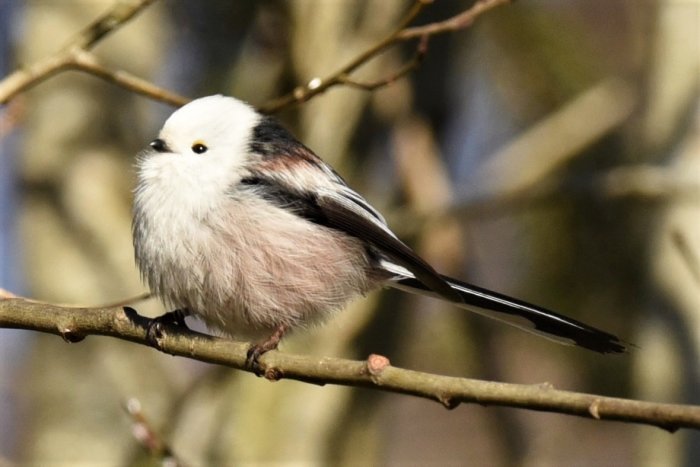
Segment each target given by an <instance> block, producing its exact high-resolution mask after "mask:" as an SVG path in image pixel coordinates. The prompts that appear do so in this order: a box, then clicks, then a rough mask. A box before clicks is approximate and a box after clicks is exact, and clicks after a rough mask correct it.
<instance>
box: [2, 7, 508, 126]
mask: <svg viewBox="0 0 700 467" xmlns="http://www.w3.org/2000/svg"><path fill="white" fill-rule="evenodd" d="M154 1H155V0H122V1H119V2H117V3H115V5H114V6H113V7H112V8H111V9H110V10H109V11H108V12H107V13H105V14H104V15H103V16H101V17H100V18H98V19H97V20H96V21H95V22H93V23H92V24H91V25H89V26H88V27H87V28H85V29H84V30H83V31H82V32H81V33H80V34H78V35H77V36H76V37H75V38H74V39H72V40H71V41H69V43H68V44H67V45H66V46H64V47H63V48H62V49H61V50H60V51H59V52H57V53H56V54H54V55H51V56H49V57H46V58H44V59H42V60H39V61H37V62H35V63H33V64H32V65H30V66H28V67H25V68H22V69H19V70H17V71H15V72H14V73H12V74H11V75H9V76H7V77H6V78H5V79H3V80H2V81H0V104H4V103H6V102H8V101H9V100H10V99H12V98H13V97H14V96H16V95H17V94H19V93H21V92H23V91H25V90H27V89H29V88H31V87H32V86H35V85H36V84H38V83H40V82H41V81H43V80H45V79H48V78H50V77H51V76H53V75H54V74H56V73H59V72H62V71H65V70H71V69H72V70H78V71H83V72H86V73H89V74H91V75H93V76H96V77H98V78H101V79H104V80H106V81H108V82H110V83H112V84H115V85H117V86H121V87H123V88H125V89H127V90H129V91H132V92H135V93H137V94H141V95H144V96H146V97H149V98H151V99H154V100H156V101H160V102H164V103H166V104H170V105H173V106H176V107H179V106H181V105H184V104H186V103H187V102H188V101H189V99H188V98H186V97H183V96H180V95H178V94H176V93H174V92H172V91H168V90H166V89H164V88H161V87H159V86H156V85H155V84H153V83H151V82H149V81H147V80H144V79H141V78H139V77H137V76H134V75H132V74H130V73H128V72H126V71H122V70H119V71H113V70H110V69H109V68H106V67H104V66H103V65H101V64H100V63H99V61H98V59H97V57H95V56H94V55H93V54H92V53H90V52H89V50H90V49H91V48H92V47H94V46H95V44H97V43H98V42H99V41H100V40H102V39H103V38H104V37H105V36H107V35H108V34H109V33H111V32H113V31H115V30H116V29H118V28H120V27H121V26H122V25H124V24H125V23H126V22H127V21H129V20H130V19H131V18H133V17H134V16H136V15H137V14H139V13H140V12H141V11H142V10H144V9H145V8H146V7H148V6H149V5H150V4H151V3H153V2H154ZM510 1H511V0H479V1H477V2H476V3H475V4H474V5H473V6H472V7H471V8H469V9H467V10H465V11H463V12H461V13H460V14H458V15H455V16H453V17H451V18H449V19H447V20H444V21H441V22H436V23H431V24H428V25H425V26H419V27H413V28H409V27H408V25H409V24H410V23H411V22H412V21H413V20H414V19H415V18H416V17H417V16H418V14H419V13H420V12H421V11H422V10H423V9H424V8H425V7H426V6H428V5H429V4H430V3H432V1H431V0H416V2H415V3H414V4H413V6H412V7H411V8H410V10H409V11H408V13H407V14H406V16H405V17H404V19H403V20H402V21H401V22H400V23H399V26H398V28H397V29H396V30H395V31H394V32H393V33H392V34H390V35H389V36H388V37H386V38H385V39H383V40H380V41H379V42H377V43H376V44H374V45H373V46H371V47H370V48H369V49H368V50H366V51H365V52H363V53H361V54H360V55H358V56H357V57H355V58H354V59H353V60H351V61H350V63H348V64H347V65H345V66H344V67H342V68H341V69H339V70H338V71H336V72H334V73H332V74H331V75H329V76H328V77H326V78H322V79H321V78H313V79H312V80H310V81H309V82H308V84H306V85H305V86H299V87H297V88H296V89H294V91H292V92H291V93H289V94H287V95H285V96H282V97H280V98H278V99H275V100H273V101H271V102H269V103H268V104H265V105H263V106H262V107H261V108H260V110H261V111H263V112H266V113H274V112H277V111H279V110H281V109H283V108H285V107H287V106H289V105H291V104H293V103H298V102H304V101H307V100H309V99H311V98H312V97H314V96H316V95H318V94H320V93H322V92H324V91H326V90H327V89H329V88H331V87H333V86H337V85H347V86H351V87H355V88H358V89H364V90H375V89H377V88H379V87H382V86H386V85H388V84H391V83H392V82H394V81H396V80H397V79H399V78H401V77H403V76H405V75H406V74H408V73H410V72H411V71H412V70H414V69H415V68H417V67H418V66H419V65H420V63H421V61H422V59H423V57H424V56H425V54H426V53H427V50H428V38H429V37H430V36H433V35H436V34H443V33H446V32H452V31H455V30H458V29H463V28H466V27H468V26H470V25H471V24H472V23H473V22H474V21H475V20H476V18H477V17H478V16H480V15H481V14H483V13H485V12H487V11H489V10H491V9H492V8H495V7H497V6H500V5H502V4H505V3H510ZM415 38H418V39H420V40H419V43H418V46H417V48H416V52H415V55H414V57H413V58H412V59H411V60H409V61H408V62H406V64H404V65H403V66H401V67H400V68H399V69H398V70H397V71H395V72H394V73H392V74H390V75H389V76H388V77H386V78H383V79H379V80H376V81H373V82H369V83H363V82H360V81H357V80H355V79H353V78H352V77H351V76H350V75H351V73H352V72H353V71H355V70H356V69H357V68H359V67H361V66H362V65H364V64H365V63H367V62H368V61H369V60H371V59H372V58H374V57H376V56H377V55H379V54H380V53H382V52H384V51H385V50H386V49H388V48H389V47H392V46H394V45H396V44H398V43H400V42H402V41H407V40H411V39H415Z"/></svg>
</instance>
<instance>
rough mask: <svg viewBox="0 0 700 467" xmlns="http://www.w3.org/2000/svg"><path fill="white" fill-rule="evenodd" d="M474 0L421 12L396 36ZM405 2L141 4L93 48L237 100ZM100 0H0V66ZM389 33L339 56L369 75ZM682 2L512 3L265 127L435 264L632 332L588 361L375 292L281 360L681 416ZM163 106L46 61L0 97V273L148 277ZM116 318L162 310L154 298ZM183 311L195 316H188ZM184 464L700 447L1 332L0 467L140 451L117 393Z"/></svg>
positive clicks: (627, 461)
mask: <svg viewBox="0 0 700 467" xmlns="http://www.w3.org/2000/svg"><path fill="white" fill-rule="evenodd" d="M471 3H472V2H470V1H458V0H444V1H439V2H435V3H434V4H432V5H431V6H429V7H428V8H426V10H425V11H424V13H423V14H422V15H421V16H420V17H419V18H418V19H417V20H416V24H422V23H427V22H431V21H438V20H441V19H445V18H447V17H449V16H451V15H453V14H456V13H457V12H459V11H462V10H464V9H466V8H468V7H469V6H470V5H471ZM410 4H411V2H410V1H405V0H293V1H292V0H290V1H273V0H265V1H252V0H250V1H237V2H230V1H209V2H199V1H195V0H177V1H175V0H163V1H160V2H156V3H155V4H154V5H152V6H151V7H150V8H148V9H147V10H146V11H145V12H144V13H143V14H141V15H140V16H138V17H137V18H136V19H135V20H133V21H132V22H130V23H128V24H127V25H125V26H124V27H123V28H121V29H120V30H119V31H117V32H116V33H114V34H113V35H112V36H110V37H108V38H107V39H106V40H104V41H103V42H101V43H100V44H99V45H98V46H97V48H96V49H95V52H96V53H97V55H98V56H99V57H100V58H101V59H102V60H103V63H104V64H105V65H107V66H109V67H110V68H113V69H124V70H127V71H130V72H132V73H135V74H137V75H139V76H142V77H144V78H146V79H149V80H151V81H153V82H154V83H156V84H158V85H160V86H163V87H166V88H168V89H172V90H174V91H176V92H179V93H181V94H183V95H186V96H190V97H196V96H201V95H207V94H214V93H223V94H230V95H235V96H237V97H239V98H241V99H244V100H247V101H249V102H250V103H252V104H254V105H262V104H264V103H265V102H268V101H269V100H270V99H272V98H274V97H277V96H279V95H282V94H284V93H286V92H289V91H290V90H292V89H293V88H294V87H295V86H297V85H299V84H303V83H307V82H308V81H309V80H310V79H312V78H314V77H317V76H325V75H327V74H329V73H330V72H332V71H335V70H336V69H338V68H339V67H340V66H342V65H344V64H345V63H346V62H347V61H349V60H350V59H351V58H353V57H354V56H356V55H357V54H358V53H360V52H361V51H363V50H364V49H365V48H367V47H369V46H370V45H371V44H373V43H375V42H377V41H378V40H379V39H380V38H382V37H383V36H384V35H386V34H387V33H389V32H390V31H392V30H393V28H394V27H395V25H396V24H397V23H398V21H399V20H400V18H401V17H402V15H403V14H405V12H406V11H407V8H408V7H409V6H410ZM110 5H112V1H111V0H104V1H103V0H61V1H51V2H47V1H40V0H35V1H33V0H27V1H21V0H3V1H1V2H0V72H1V73H2V75H3V76H4V75H6V74H8V73H9V72H10V71H12V70H13V69H15V68H16V67H18V66H20V64H23V63H24V64H26V63H31V62H33V61H34V60H37V59H39V58H41V57H44V56H47V55H49V54H51V53H53V52H55V51H56V50H57V47H59V46H60V44H62V43H64V42H65V41H67V40H68V39H69V38H71V37H73V36H74V35H75V34H76V33H77V32H78V31H79V30H81V29H82V28H83V27H84V26H86V25H87V24H89V23H90V21H92V20H93V19H94V18H95V17H96V16H98V15H99V14H100V13H102V12H104V11H105V10H106V9H107V8H108V7H109V6H110ZM415 46H416V44H415V43H407V44H404V45H403V46H402V47H399V48H395V49H392V50H391V51H389V52H388V53H385V54H383V55H381V57H379V58H378V59H377V60H374V61H372V62H370V63H369V64H368V65H367V66H365V67H363V68H362V69H361V71H360V73H359V74H358V77H359V78H362V79H367V80H371V79H375V78H379V77H384V76H387V75H389V74H391V72H392V71H393V70H396V69H397V68H398V67H399V66H400V65H401V64H402V63H403V61H405V60H406V59H408V58H410V56H411V55H412V53H413V51H414V50H415ZM699 60H700V2H699V1H695V0H667V1H661V0H658V1H652V0H594V1H591V0H570V1H567V2H561V1H558V0H522V1H518V2H516V3H514V4H512V5H507V6H503V7H500V8H498V9H496V10H493V11H492V12H489V13H487V14H485V15H484V16H483V17H481V18H480V19H479V20H478V21H477V24H476V25H475V26H474V27H472V28H470V29H466V30H462V31H458V32H455V33H452V34H449V35H444V36H440V37H435V38H433V39H432V40H431V42H430V47H429V53H428V56H427V58H426V59H425V61H424V63H423V64H422V66H421V68H420V69H418V70H417V71H416V72H414V73H412V74H411V75H409V76H408V77H407V78H404V79H401V80H399V81H397V82H396V83H394V84H392V85H391V86H388V87H385V88H382V89H380V90H377V91H375V92H372V93H369V92H364V91H361V90H355V89H349V88H336V89H333V90H331V91H329V92H327V93H325V94H323V95H321V96H318V97H317V98H315V99H313V100H312V101H310V102H308V103H306V104H304V105H301V106H297V107H293V108H289V109H286V110H285V111H283V112H281V113H280V114H279V115H278V116H279V117H280V118H281V119H282V120H283V121H284V122H285V124H286V125H287V126H288V127H290V128H291V129H292V130H293V131H294V133H295V134H296V135H297V136H298V137H299V138H300V139H301V140H302V141H304V142H305V143H306V144H307V145H308V146H309V147H311V148H312V149H313V150H315V151H316V152H317V153H318V154H319V155H321V156H322V157H323V158H324V159H325V160H327V161H328V162H330V163H331V164H332V165H334V166H335V167H336V168H337V169H338V171H339V172H340V173H341V174H342V175H343V176H344V177H345V178H346V179H347V180H348V181H349V183H350V184H351V185H352V186H353V187H354V188H356V189H357V190H358V191H359V192H360V193H362V194H364V195H365V196H366V198H367V199H368V200H370V202H372V203H373V204H374V205H375V206H377V207H378V208H379V209H380V210H381V211H382V212H384V213H385V214H386V215H387V218H388V220H389V223H390V225H391V226H392V227H393V228H394V229H395V230H396V231H397V233H399V235H400V236H401V237H402V238H404V239H406V240H407V242H408V243H410V244H411V245H413V246H414V247H415V248H416V249H417V250H418V251H420V252H421V253H422V254H423V255H424V256H425V257H426V258H428V259H429V261H430V262H431V263H432V264H433V265H435V266H436V268H437V269H439V270H441V271H443V272H445V273H449V274H452V275H455V276H457V277H461V278H463V279H465V280H467V281H469V282H472V283H475V284H478V285H480V286H483V287H487V288H490V289H493V290H497V291H499V292H502V293H506V294H509V295H513V296H516V297H519V298H521V299H525V300H528V301H530V302H533V303H537V304H540V305H542V306H545V307H548V308H550V309H554V310H559V311H561V312H563V313H565V314H567V315H570V316H572V317H575V318H577V319H580V320H583V321H585V322H587V323H590V324H593V325H596V326H598V327H600V328H603V329H605V330H608V331H610V332H612V333H615V334H617V335H619V336H621V337H622V338H623V339H624V340H626V341H629V342H632V343H634V344H636V346H637V348H635V349H633V350H632V351H631V352H630V353H629V354H628V355H623V356H601V355H596V354H592V353H589V352H586V351H584V350H580V349H576V348H569V347H563V346H559V345H556V344H554V343H551V342H549V341H546V340H543V339H539V338H537V337H533V336H531V335H528V334H525V333H522V332H520V331H518V330H514V329H510V328H508V327H505V326H502V325H500V324H498V323H494V322H491V321H487V320H485V319H483V318H481V317H478V316H475V315H471V314H466V313H464V312H462V311H460V310H458V309H456V308H453V307H450V306H449V305H444V304H441V303H439V302H437V301H433V300H429V299H418V298H416V297H413V296H407V295H405V294H401V293H400V292H390V291H383V292H378V293H374V294H371V295H370V296H368V297H367V298H366V299H364V300H360V301H358V302H356V303H354V304H353V305H352V306H351V307H349V309H348V310H346V311H345V312H343V313H341V314H339V315H338V316H337V318H336V319H334V320H332V321H331V322H330V323H329V324H328V325H327V326H325V327H324V328H322V329H314V330H310V331H308V332H300V333H297V334H296V335H294V336H293V337H292V338H290V339H289V340H286V341H285V342H284V343H283V345H282V351H289V352H300V353H306V354H313V355H319V356H320V355H328V356H341V357H345V358H365V357H366V356H367V355H368V354H369V353H381V354H384V355H386V356H387V357H389V359H390V360H391V362H392V363H393V364H395V365H398V366H403V367H408V368H412V369H416V370H422V371H429V372H434V373H440V374H446V375H455V376H464V377H474V378H482V379H491V380H496V381H505V382H513V383H523V384H541V383H544V382H548V383H551V384H553V385H554V386H555V387H557V388H561V389H568V390H574V391H583V392H593V393H598V394H604V395H610V396H620V397H632V398H640V399H647V400H652V401H663V402H676V403H695V404H697V403H700V373H699V371H698V370H699V366H698V362H699V359H698V356H699V355H698V353H699V352H700V340H699V338H700V262H699V260H698V259H699V258H700V210H699V209H698V208H699V207H700V204H699V202H700V186H699V185H700V120H699V117H700V112H699V111H698V110H699V107H698V90H699V89H700V88H699V84H700V83H699V80H698V77H700V74H699V73H698V71H699V69H698V64H699ZM172 110H173V108H171V107H168V106H166V105H164V104H160V103H154V102H152V101H149V100H147V99H146V98H144V97H141V96H137V95H135V94H131V93H129V92H127V91H125V90H123V89H121V88H117V87H114V86H112V85H109V84H106V83H105V82H103V81H100V80H98V79H96V78H94V77H92V76H88V75H84V74H80V73H77V72H68V73H63V74H60V75H58V76H56V77H54V78H52V79H50V80H48V81H46V82H44V83H42V84H40V85H39V86H37V87H35V88H34V89H32V90H30V91H29V92H26V93H24V94H22V95H19V96H17V97H16V98H14V99H13V100H12V101H11V102H9V103H8V104H7V105H5V106H2V107H0V288H5V289H8V290H11V291H13V292H15V293H18V294H23V295H27V296H30V297H33V298H36V299H40V300H46V301H51V302H56V303H71V304H88V305H98V304H102V303H108V302H113V301H116V300H120V299H124V298H127V297H131V296H135V295H138V294H140V293H142V292H144V291H145V290H146V289H145V287H144V286H143V285H142V284H141V282H140V280H139V275H138V272H137V270H136V268H135V266H134V263H133V250H132V246H131V235H130V222H131V219H130V216H131V214H130V209H131V190H132V188H133V185H134V168H133V164H134V155H135V154H136V153H137V152H138V151H139V150H140V149H142V148H144V147H145V145H146V144H147V143H148V142H149V141H150V140H151V139H152V138H153V137H154V135H155V134H156V132H157V130H158V128H159V127H160V126H161V124H162V122H163V121H164V119H165V118H166V117H167V115H168V114H169V113H170V112H172ZM137 308H138V310H139V311H140V312H142V313H146V314H149V315H151V316H154V315H157V314H160V313H162V312H163V309H162V308H161V307H160V305H158V304H157V303H155V301H150V302H148V303H144V304H139V305H138V306H137ZM192 324H193V325H196V323H192ZM130 398H136V399H138V400H139V401H140V403H141V406H142V409H143V413H144V415H145V416H146V417H148V419H149V420H150V422H151V423H152V424H153V426H154V427H156V428H157V430H159V431H160V432H161V433H162V435H163V437H164V439H166V440H167V441H168V442H169V443H170V444H171V446H172V448H173V449H174V451H175V453H176V454H177V456H178V457H179V458H180V459H181V460H182V461H183V462H184V463H186V464H188V465H235V464H251V465H255V464H263V463H264V464H271V465H272V464H298V465H327V464H337V465H363V464H367V465H369V464H372V465H377V464H379V465H383V464H393V465H402V464H411V465H504V466H508V465H525V466H542V465H570V466H571V465H581V466H583V465H616V466H622V465H635V466H660V465H664V466H685V465H687V466H691V465H698V463H699V462H700V436H698V433H695V432H691V431H687V430H682V431H680V432H677V433H675V434H669V433H667V432H665V431H662V430H659V429H656V428H650V427H637V426H633V425H626V424H621V423H600V422H593V421H590V420H583V419H577V418H573V417H567V416H562V415H555V414H541V413H535V412H530V411H523V410H515V409H501V408H493V407H491V408H489V407H481V406H477V405H468V406H466V405H465V406H460V407H458V408H457V409H455V410H452V411H447V410H445V409H443V408H442V407H440V406H439V405H437V404H435V403H434V402H429V401H424V400H418V399H415V398H411V397H407V396H400V395H395V394H382V393H380V392H378V391H371V390H365V389H349V388H339V387H315V386H311V385H307V384H302V383H297V382H290V381H280V382H277V383H274V384H272V383H270V382H268V381H265V380H263V379H260V378H256V377H254V376H253V375H251V374H248V373H242V372H237V371H233V370H229V369H225V368H218V367H215V366H211V365H204V364H199V363H197V362H192V361H188V360H186V359H182V358H173V357H169V356H166V355H163V354H160V353H158V352H156V351H154V350H152V349H148V348H146V347H141V346H136V345H132V344H128V343H124V342H121V341H117V340H114V339H108V338H99V337H90V338H88V339H86V340H85V341H84V342H81V343H80V344H76V345H68V344H66V343H64V342H63V341H62V340H61V339H59V338H56V337H54V336H47V335H40V334H37V333H30V332H18V331H9V330H0V465H4V464H5V463H8V464H9V463H15V462H16V463H18V464H29V465H46V464H52V465H60V464H65V465H76V464H77V463H81V464H83V465H97V464H99V465H150V464H152V463H154V460H153V459H152V458H150V457H149V456H148V454H147V453H146V452H145V450H144V449H143V447H142V446H141V445H139V443H138V442H137V441H136V440H135V438H134V436H133V435H132V431H131V420H130V418H129V416H128V415H127V414H126V412H125V411H124V408H123V407H124V404H125V401H127V400H129V399H130Z"/></svg>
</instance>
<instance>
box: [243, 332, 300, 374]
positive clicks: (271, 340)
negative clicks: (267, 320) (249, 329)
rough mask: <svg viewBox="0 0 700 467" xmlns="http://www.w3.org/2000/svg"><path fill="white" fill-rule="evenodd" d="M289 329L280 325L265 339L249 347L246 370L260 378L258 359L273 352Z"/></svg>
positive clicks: (261, 372)
mask: <svg viewBox="0 0 700 467" xmlns="http://www.w3.org/2000/svg"><path fill="white" fill-rule="evenodd" d="M287 329H289V326H287V325H286V324H280V325H279V326H277V328H275V331H274V332H273V333H272V334H271V335H270V337H268V338H267V339H265V340H263V341H260V342H257V343H255V344H253V345H251V346H250V348H249V349H248V353H247V355H246V359H245V366H246V368H248V369H250V370H252V371H253V372H254V373H255V374H256V375H258V376H262V375H263V373H264V371H263V369H262V367H261V366H260V361H259V360H260V357H261V356H262V355H263V354H264V353H266V352H269V351H270V350H275V349H276V348H277V346H278V345H279V343H280V341H281V340H282V337H283V336H284V334H285V333H286V332H287Z"/></svg>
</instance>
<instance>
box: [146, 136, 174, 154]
mask: <svg viewBox="0 0 700 467" xmlns="http://www.w3.org/2000/svg"><path fill="white" fill-rule="evenodd" d="M149 146H151V149H153V150H154V151H156V152H171V151H170V148H169V147H168V145H167V144H165V141H163V140H162V139H160V138H156V139H154V140H153V141H151V144H149Z"/></svg>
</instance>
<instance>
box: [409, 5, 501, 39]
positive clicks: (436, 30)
mask: <svg viewBox="0 0 700 467" xmlns="http://www.w3.org/2000/svg"><path fill="white" fill-rule="evenodd" d="M511 1H512V0H479V1H478V2H476V3H475V4H474V5H472V7H471V8H469V9H468V10H465V11H463V12H461V13H459V14H457V15H455V16H453V17H451V18H448V19H446V20H444V21H438V22H436V23H430V24H426V25H425V26H416V27H412V28H406V29H404V30H403V31H401V32H400V33H398V34H397V36H396V39H397V40H400V41H407V40H410V39H415V38H416V37H422V36H425V35H428V36H435V35H437V34H445V33H448V32H454V31H458V30H460V29H465V28H468V27H469V26H471V25H472V24H474V21H475V20H476V19H477V18H478V17H479V16H481V15H482V14H484V13H486V12H487V11H489V10H492V9H494V8H496V7H498V6H501V5H504V4H506V3H511Z"/></svg>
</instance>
